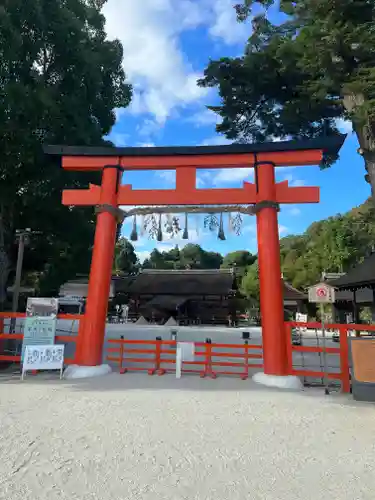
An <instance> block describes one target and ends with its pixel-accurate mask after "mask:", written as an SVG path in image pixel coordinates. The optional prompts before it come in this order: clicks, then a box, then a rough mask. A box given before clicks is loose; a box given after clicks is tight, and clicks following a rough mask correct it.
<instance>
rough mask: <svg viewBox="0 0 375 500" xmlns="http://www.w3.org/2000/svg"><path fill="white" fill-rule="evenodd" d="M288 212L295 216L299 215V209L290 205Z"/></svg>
mask: <svg viewBox="0 0 375 500" xmlns="http://www.w3.org/2000/svg"><path fill="white" fill-rule="evenodd" d="M288 212H289V214H290V215H293V216H295V217H296V216H298V215H301V209H300V208H298V207H290V208H289V210H288Z"/></svg>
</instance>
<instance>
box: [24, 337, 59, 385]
mask: <svg viewBox="0 0 375 500" xmlns="http://www.w3.org/2000/svg"><path fill="white" fill-rule="evenodd" d="M64 347H65V346H64V345H56V344H54V345H27V346H25V352H24V357H23V363H22V375H21V379H22V380H23V379H24V376H25V373H26V372H27V371H31V370H59V371H60V378H62V371H63V367H64Z"/></svg>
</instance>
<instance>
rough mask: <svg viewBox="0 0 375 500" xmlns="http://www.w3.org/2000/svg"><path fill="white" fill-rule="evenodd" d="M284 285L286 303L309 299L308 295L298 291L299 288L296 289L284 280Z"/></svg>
mask: <svg viewBox="0 0 375 500" xmlns="http://www.w3.org/2000/svg"><path fill="white" fill-rule="evenodd" d="M283 285H284V286H283V294H284V301H285V300H290V301H296V300H305V299H307V295H306V294H305V293H303V292H301V291H299V290H297V288H294V287H293V286H292V285H290V284H289V283H288V282H286V281H284V280H283Z"/></svg>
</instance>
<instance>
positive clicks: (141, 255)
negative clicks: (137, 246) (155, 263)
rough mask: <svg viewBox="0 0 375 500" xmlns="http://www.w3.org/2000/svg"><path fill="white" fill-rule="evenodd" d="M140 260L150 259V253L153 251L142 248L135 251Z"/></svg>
mask: <svg viewBox="0 0 375 500" xmlns="http://www.w3.org/2000/svg"><path fill="white" fill-rule="evenodd" d="M135 253H136V255H137V257H138V259H139V261H140V262H143V261H144V260H146V259H148V258H149V257H150V254H151V252H149V251H148V250H141V251H139V252H138V251H136V252H135Z"/></svg>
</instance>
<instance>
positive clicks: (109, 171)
mask: <svg viewBox="0 0 375 500" xmlns="http://www.w3.org/2000/svg"><path fill="white" fill-rule="evenodd" d="M121 170H122V169H121V167H118V166H107V167H104V169H103V174H102V184H101V189H100V203H99V208H98V214H97V222H96V229H95V240H94V247H93V253H92V260H91V271H90V278H89V285H88V295H87V302H86V304H87V307H86V311H85V316H84V321H82V324H81V327H80V330H79V335H78V345H77V355H76V360H77V363H78V364H79V366H82V367H89V366H91V367H96V368H97V369H98V368H101V367H103V369H102V370H100V369H99V371H101V372H103V371H110V369H109V367H108V366H107V365H102V356H103V343H104V337H105V326H106V317H107V309H108V297H109V292H110V286H111V276H112V266H113V258H114V248H115V242H116V230H117V224H118V216H117V211H118V208H117V193H118V187H119V180H120V171H121Z"/></svg>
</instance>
